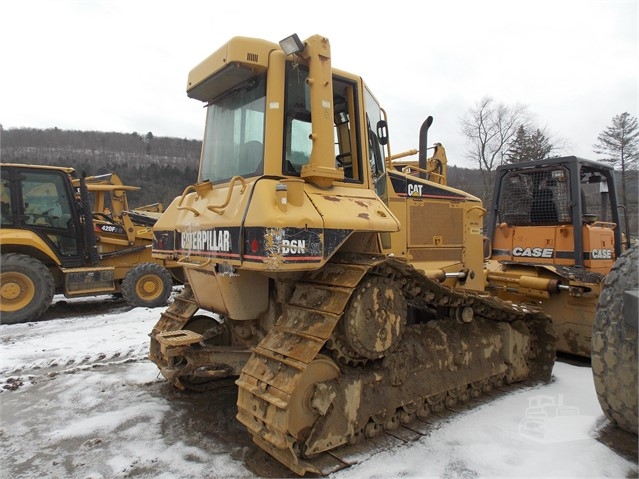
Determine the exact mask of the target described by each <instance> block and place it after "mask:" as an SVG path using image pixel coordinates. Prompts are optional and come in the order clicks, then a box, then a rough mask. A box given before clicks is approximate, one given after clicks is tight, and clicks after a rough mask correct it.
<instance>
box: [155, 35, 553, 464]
mask: <svg viewBox="0 0 639 479" xmlns="http://www.w3.org/2000/svg"><path fill="white" fill-rule="evenodd" d="M187 91H188V95H189V96H190V97H192V98H195V99H197V100H201V101H203V102H205V103H206V104H207V114H206V115H207V121H206V129H205V134H204V135H205V136H204V142H203V148H202V157H201V163H200V172H199V180H198V183H196V184H194V185H192V186H189V187H187V188H186V190H185V191H184V193H183V194H182V196H181V197H179V198H176V199H175V200H174V201H173V202H172V204H171V205H170V206H169V207H168V208H167V210H166V211H165V212H164V213H163V214H162V216H161V217H160V219H159V220H158V222H157V223H156V224H155V226H154V246H153V251H154V255H155V256H156V257H159V258H166V259H171V260H179V262H180V264H181V265H182V266H183V267H184V271H185V275H186V286H185V288H184V291H183V293H182V294H181V295H180V296H178V298H177V300H176V301H175V302H174V303H173V304H172V305H171V306H169V308H168V309H167V310H166V311H165V312H164V313H163V314H162V316H161V318H160V319H159V321H158V323H157V324H156V326H155V327H154V329H153V331H152V332H151V344H150V358H151V359H152V360H153V361H154V362H155V363H156V364H157V365H158V367H159V369H160V371H161V373H162V374H163V376H164V377H165V378H167V379H168V380H169V381H171V382H172V383H173V384H174V385H175V386H177V387H180V388H185V387H186V388H194V389H198V388H203V387H206V383H207V382H208V381H214V380H215V379H217V378H225V377H237V381H236V383H237V385H238V398H237V408H238V410H237V418H238V419H239V421H241V423H242V424H244V425H245V426H246V428H247V429H248V431H249V433H250V434H251V435H252V436H253V439H254V441H255V442H256V443H257V444H258V445H259V446H260V447H261V448H263V449H264V450H266V451H267V452H268V453H269V454H271V455H272V456H273V457H275V458H277V459H278V460H279V461H280V462H282V463H283V464H284V465H286V466H287V467H288V468H290V469H291V470H292V471H294V472H295V473H297V474H300V475H303V474H305V473H306V472H313V473H325V472H326V469H325V468H324V466H323V464H326V462H323V461H325V460H328V459H327V457H329V456H330V458H331V459H335V460H336V461H338V462H339V460H338V459H337V458H338V457H339V453H340V451H342V450H344V449H347V447H343V446H347V445H352V447H355V445H356V444H357V445H361V446H362V448H364V449H366V448H367V445H372V444H374V441H369V439H371V438H372V437H374V436H375V435H377V434H379V433H381V432H383V431H385V430H389V429H390V430H392V429H395V428H398V429H401V427H403V425H404V424H408V423H416V422H418V418H423V417H425V416H427V415H428V414H429V413H430V412H431V411H437V410H441V408H442V407H444V406H446V405H447V406H452V405H453V404H455V403H457V402H463V401H467V400H469V398H473V397H477V396H479V395H481V394H482V393H484V392H486V391H490V390H491V389H494V388H496V387H498V386H502V385H504V384H506V383H514V382H520V381H530V380H541V381H544V380H549V378H550V376H551V371H552V367H553V364H554V360H555V347H554V343H555V337H554V331H553V329H552V322H551V320H550V318H549V317H548V316H547V315H546V314H545V313H543V312H541V311H539V310H535V309H534V308H530V307H527V306H521V305H518V304H516V303H512V302H505V301H503V300H501V299H498V298H496V297H492V296H491V295H490V294H488V293H486V292H485V291H484V286H485V277H484V267H483V262H484V255H483V237H482V234H481V225H482V220H483V216H484V214H485V210H484V208H483V207H482V203H481V201H480V200H479V199H477V198H476V197H473V196H471V195H469V194H467V193H465V192H463V191H460V190H457V189H454V188H451V187H448V186H447V185H446V154H445V151H444V148H443V147H442V146H441V145H440V144H436V145H435V146H434V148H433V149H432V155H431V156H430V157H428V152H427V131H428V127H429V126H430V124H431V123H432V117H429V118H428V119H427V120H426V121H425V122H424V124H423V125H422V128H421V130H420V135H419V138H420V144H419V150H418V151H417V150H410V151H408V152H406V153H401V154H397V155H391V153H390V145H389V141H388V124H387V120H386V114H385V112H384V110H383V109H382V108H381V107H380V105H379V103H378V102H377V100H376V98H375V97H374V96H373V94H372V93H371V91H370V90H369V88H368V87H367V86H366V84H365V83H364V82H363V80H362V79H361V78H360V77H359V76H357V75H353V74H350V73H347V72H345V71H342V70H336V69H333V68H332V66H331V52H330V47H329V42H328V40H327V39H326V38H323V37H321V36H312V37H310V38H308V39H307V40H306V41H303V42H302V41H300V40H299V38H298V37H297V36H296V35H294V36H292V37H290V38H287V39H285V40H283V41H282V42H280V44H279V45H278V44H275V43H270V42H267V41H263V40H256V39H250V38H244V37H235V38H233V39H231V40H230V41H229V42H228V43H227V44H225V45H224V46H223V47H222V48H220V49H219V50H217V51H216V52H215V53H213V54H212V55H211V56H209V57H208V58H207V59H206V60H204V61H203V62H202V63H201V64H200V65H198V66H197V67H195V68H194V69H193V70H192V71H191V73H190V75H189V79H188V89H187ZM415 155H417V157H416V158H415ZM411 157H413V158H414V159H411ZM200 310H208V311H210V312H213V313H216V315H208V314H201V313H200ZM411 421H412V422H411ZM331 467H338V466H334V465H333V466H331Z"/></svg>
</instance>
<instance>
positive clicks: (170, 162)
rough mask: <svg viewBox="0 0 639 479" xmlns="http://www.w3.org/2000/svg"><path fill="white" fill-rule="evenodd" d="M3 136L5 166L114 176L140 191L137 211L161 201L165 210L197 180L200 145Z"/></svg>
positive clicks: (0, 152) (88, 136) (49, 134)
mask: <svg viewBox="0 0 639 479" xmlns="http://www.w3.org/2000/svg"><path fill="white" fill-rule="evenodd" d="M1 133H2V138H1V145H0V161H2V163H24V164H36V165H52V166H70V167H72V168H75V170H76V171H77V172H78V173H79V174H80V175H81V174H83V173H86V174H87V176H91V175H100V174H104V173H111V172H115V173H117V174H118V175H119V176H120V178H122V181H123V182H124V183H125V184H127V185H132V186H139V187H141V188H142V189H141V190H139V191H132V192H129V193H127V196H128V197H129V201H130V202H131V204H132V205H134V206H139V205H143V204H149V203H157V202H160V203H162V204H163V205H164V206H165V207H166V206H168V205H169V203H170V202H171V201H172V200H173V199H174V198H175V197H176V196H180V195H181V194H182V192H183V191H184V188H186V187H187V186H188V185H190V184H193V183H195V181H197V170H198V163H199V157H200V150H201V147H202V142H201V141H198V140H188V139H180V138H169V137H156V136H153V134H152V133H151V132H149V133H147V134H146V135H140V134H138V133H115V132H99V131H75V130H60V129H58V128H51V129H44V130H42V129H35V128H14V129H8V130H2V132H1Z"/></svg>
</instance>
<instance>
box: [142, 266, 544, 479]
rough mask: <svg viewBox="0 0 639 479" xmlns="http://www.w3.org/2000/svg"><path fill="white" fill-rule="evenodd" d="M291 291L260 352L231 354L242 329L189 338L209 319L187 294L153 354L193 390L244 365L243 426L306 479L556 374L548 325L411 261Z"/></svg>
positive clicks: (343, 272) (312, 279)
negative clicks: (410, 427) (436, 415)
mask: <svg viewBox="0 0 639 479" xmlns="http://www.w3.org/2000/svg"><path fill="white" fill-rule="evenodd" d="M282 289H286V290H288V291H289V293H288V294H287V295H286V296H287V297H286V298H285V299H284V300H283V301H282V302H281V303H280V304H277V305H276V306H277V310H278V311H279V313H280V314H279V318H278V319H277V321H276V322H275V324H274V325H272V326H271V327H269V328H268V332H267V333H266V334H265V335H263V337H262V338H261V339H259V340H258V338H259V336H261V335H260V334H259V333H258V334H257V337H255V338H254V340H255V341H256V342H257V344H255V346H253V347H252V348H251V350H250V351H249V349H248V348H247V347H246V346H239V345H227V346H222V345H220V343H223V342H224V341H228V339H229V338H230V337H232V336H233V334H229V328H230V329H233V326H235V325H229V324H228V323H229V322H232V323H235V322H234V321H226V322H225V323H224V324H216V323H215V322H214V321H212V320H210V321H209V322H208V326H209V327H205V328H199V329H200V332H201V333H202V334H200V333H195V332H193V331H191V330H188V329H179V328H181V327H187V328H188V327H189V326H187V325H188V324H196V322H197V321H203V319H202V318H198V317H197V316H194V314H195V312H196V311H197V309H198V308H197V306H196V303H195V302H194V301H193V300H192V299H193V298H192V295H191V293H190V290H189V289H188V287H187V288H186V289H185V292H184V294H183V296H182V297H181V298H179V299H178V300H177V301H176V302H175V303H174V305H173V306H171V307H170V308H169V309H168V310H167V312H166V313H165V314H164V315H163V317H162V319H161V320H160V322H159V323H158V325H156V328H155V329H154V332H153V333H152V338H153V340H152V347H151V351H152V359H154V361H156V363H161V364H163V365H164V367H161V369H162V372H163V374H164V375H165V376H166V377H167V378H168V379H170V380H172V381H173V382H174V383H175V384H176V385H180V386H184V385H186V386H187V387H193V388H196V389H197V388H198V387H199V386H201V385H202V382H203V381H206V380H210V379H213V378H220V377H224V376H227V375H234V374H237V371H238V369H239V368H242V366H243V368H242V369H241V372H240V374H239V379H238V380H237V384H238V386H239V392H238V404H237V405H238V413H237V418H238V419H239V420H240V421H241V422H242V423H243V424H244V425H245V426H246V427H247V429H248V430H249V432H250V433H251V434H252V435H253V438H254V441H255V442H256V443H257V444H258V445H259V446H260V447H261V448H262V449H265V450H266V451H268V452H269V453H270V454H271V455H272V456H273V457H275V458H277V459H278V460H279V461H280V462H282V463H283V464H284V465H286V466H287V467H288V468H289V469H291V470H292V471H294V472H296V473H297V474H300V475H303V474H305V473H306V472H313V473H322V472H323V466H322V464H323V463H324V462H325V460H324V459H323V457H324V456H325V454H323V453H326V452H333V449H335V448H339V447H340V446H344V445H352V444H354V443H359V442H364V441H365V440H366V439H370V438H373V437H375V436H376V435H377V434H378V433H380V432H381V431H383V430H388V429H390V430H392V429H395V428H396V427H397V426H399V425H400V424H406V423H410V422H411V421H412V420H414V419H415V418H416V417H421V418H423V417H427V416H428V415H429V414H430V413H431V412H435V411H438V410H441V408H443V407H445V406H448V407H450V406H452V405H454V404H455V403H457V402H466V401H467V400H468V399H469V398H476V397H478V396H480V395H481V394H483V393H484V392H488V391H490V390H491V389H493V388H495V387H500V386H502V385H504V384H509V383H514V382H519V381H528V380H542V381H547V380H549V379H550V375H551V371H552V367H553V363H554V358H555V350H554V332H553V329H552V324H551V321H550V318H549V317H548V316H546V315H545V314H544V313H541V312H539V311H534V310H532V309H530V308H528V307H523V306H522V307H519V306H517V305H514V304H512V303H509V302H503V301H501V300H499V299H496V298H493V297H490V296H487V295H484V294H479V293H476V292H472V291H463V290H453V289H451V288H448V287H446V286H443V285H441V284H440V283H438V282H435V281H433V280H430V279H428V278H427V277H426V276H424V275H422V274H421V273H420V272H418V271H417V270H415V269H414V268H413V267H412V266H410V265H408V264H407V263H405V262H403V261H401V260H398V259H395V258H384V257H383V256H374V255H361V254H340V255H338V256H337V257H335V258H334V259H333V260H332V261H331V262H329V263H328V264H327V265H325V267H323V268H322V269H320V270H318V271H314V272H307V273H305V274H304V276H303V277H302V278H301V279H300V280H298V281H297V282H296V283H295V284H294V286H292V287H289V288H282ZM266 317H270V315H269V314H267V315H266ZM256 326H258V329H262V328H259V323H257V324H253V329H255V328H256ZM171 327H173V328H175V329H173V330H168V329H169V328H171ZM194 329H198V328H194ZM216 333H217V335H216ZM216 343H217V344H216ZM224 361H226V362H227V363H226V364H225V363H224ZM212 365H215V366H212Z"/></svg>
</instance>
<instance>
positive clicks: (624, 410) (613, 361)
mask: <svg viewBox="0 0 639 479" xmlns="http://www.w3.org/2000/svg"><path fill="white" fill-rule="evenodd" d="M638 261H639V247H637V246H634V247H632V248H631V249H629V250H627V251H626V252H625V253H624V254H622V255H621V256H620V257H619V258H618V259H617V262H616V263H615V265H614V266H613V268H612V270H611V271H610V273H609V274H608V276H607V277H606V280H605V282H604V286H603V289H602V291H601V295H600V296H599V302H598V304H597V313H596V315H595V321H594V324H593V334H592V357H591V359H592V372H593V376H594V381H595V390H596V391H597V398H598V399H599V404H600V405H601V408H602V409H603V411H604V414H605V415H606V417H608V419H610V421H611V422H613V423H614V424H616V425H617V426H619V427H620V428H622V429H625V430H626V431H629V432H631V433H634V434H637V325H638V323H639V318H638V317H637V309H636V307H637V302H636V297H637V290H638V289H639V278H638V276H637V274H638V266H637V263H638ZM633 298H634V299H633Z"/></svg>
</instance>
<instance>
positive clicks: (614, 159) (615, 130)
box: [593, 112, 639, 205]
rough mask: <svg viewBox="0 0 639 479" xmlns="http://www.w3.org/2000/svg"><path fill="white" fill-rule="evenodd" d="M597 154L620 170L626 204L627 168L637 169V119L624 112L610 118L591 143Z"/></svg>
mask: <svg viewBox="0 0 639 479" xmlns="http://www.w3.org/2000/svg"><path fill="white" fill-rule="evenodd" d="M593 151H594V152H595V153H596V154H597V155H603V156H604V157H603V158H600V160H601V161H603V162H606V163H610V164H611V165H613V166H614V167H615V168H616V169H618V170H619V171H621V198H622V202H623V204H625V205H627V204H628V199H627V197H626V184H627V182H628V181H629V175H628V171H629V170H636V169H637V162H638V159H639V126H638V125H637V119H636V118H634V117H632V116H630V114H629V113H627V112H624V113H621V114H620V115H616V116H614V117H613V118H612V124H611V125H610V126H608V127H607V128H606V129H605V130H604V131H602V132H601V133H599V136H598V137H597V143H595V144H594V145H593Z"/></svg>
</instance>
